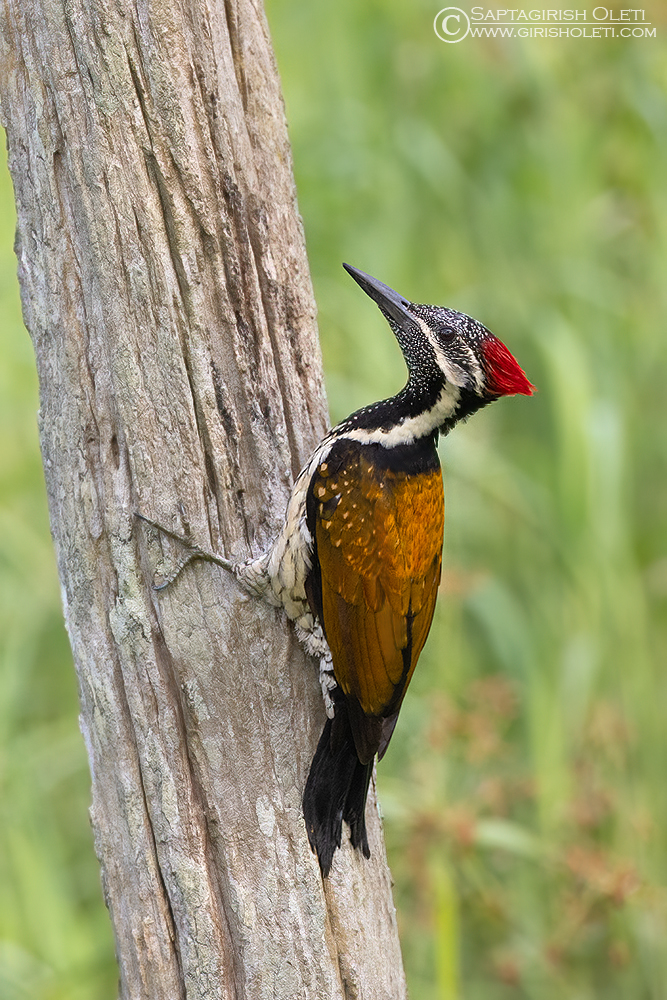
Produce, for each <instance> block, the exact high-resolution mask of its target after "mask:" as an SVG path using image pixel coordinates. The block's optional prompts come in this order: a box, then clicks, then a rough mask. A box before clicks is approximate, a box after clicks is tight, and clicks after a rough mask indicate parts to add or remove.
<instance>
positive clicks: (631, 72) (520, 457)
mask: <svg viewBox="0 0 667 1000" xmlns="http://www.w3.org/2000/svg"><path fill="white" fill-rule="evenodd" d="M438 9H439V6H438V5H437V4H436V5H428V4H426V3H424V2H423V0H413V2H411V3H409V4H408V3H406V2H404V0H403V2H399V0H383V2H381V3H380V2H377V0H375V2H373V0H362V2H359V0H340V2H338V3H336V4H331V3H324V2H322V0H315V2H313V3H311V4H309V5H304V4H302V3H298V2H297V0H269V3H268V16H269V21H270V24H271V29H272V33H273V37H274V42H275V47H276V53H277V57H278V62H279V66H280V70H281V75H282V79H283V85H284V91H285V98H286V104H287V113H288V119H289V122H290V133H291V138H292V144H293V150H294V159H295V169H296V177H297V184H298V190H299V201H300V207H301V211H302V214H303V218H304V223H305V228H306V236H307V240H308V249H309V254H310V261H311V266H312V272H313V279H314V283H315V290H316V295H317V300H318V304H319V310H320V331H321V336H322V345H323V352H324V360H325V369H326V373H327V385H328V390H329V399H330V406H331V413H332V418H333V419H334V420H335V419H339V418H341V417H342V416H344V415H345V414H346V413H348V412H349V411H350V410H351V409H353V408H354V407H356V406H359V405H362V404H363V403H365V402H369V401H371V400H372V399H376V398H380V397H381V396H383V395H387V394H391V393H393V392H394V391H396V390H397V389H398V388H400V386H401V385H402V383H403V378H404V371H403V366H402V362H401V360H400V356H399V353H398V350H397V348H396V346H395V344H394V343H393V338H392V337H391V335H390V333H389V331H388V329H387V328H386V326H385V324H384V322H383V320H382V318H381V316H380V314H379V313H378V312H377V310H376V309H375V308H374V307H373V306H372V304H371V303H370V302H369V301H368V300H367V299H366V298H365V297H364V296H363V295H362V294H361V293H360V292H359V289H358V288H357V287H356V286H355V285H354V283H353V282H351V281H350V280H349V278H348V277H347V276H346V275H345V274H344V272H343V271H342V269H341V267H340V263H341V261H342V260H347V261H349V262H350V263H352V264H355V265H357V266H358V267H361V268H362V269H364V270H367V271H369V272H370V273H371V274H374V275H376V276H377V277H379V278H380V279H381V280H383V281H385V282H388V283H389V284H391V285H393V286H394V287H396V288H398V289H399V290H400V291H401V292H402V293H403V294H405V295H407V296H408V297H410V298H412V299H415V300H417V301H424V302H436V303H446V304H447V305H450V306H453V307H456V308H458V309H462V310H464V311H466V312H469V313H472V314H473V315H474V316H476V317H477V318H479V319H480V320H482V321H483V322H484V323H485V324H486V325H487V326H489V327H490V328H491V329H492V330H493V331H494V332H495V333H497V334H498V335H499V336H500V337H501V338H502V339H503V340H505V341H506V343H507V344H508V345H509V347H510V349H511V350H512V351H513V352H514V353H515V354H516V356H517V357H518V359H519V360H520V362H521V364H522V365H523V366H524V367H525V369H526V371H527V373H528V375H529V377H530V378H531V380H532V381H533V382H535V383H536V385H538V387H539V390H540V391H539V394H538V395H537V396H535V397H533V398H523V397H517V398H513V399H508V400H503V401H501V402H499V403H498V404H496V405H494V406H493V407H491V408H489V409H488V410H486V411H484V412H483V413H481V414H479V415H478V416H476V417H475V418H474V419H473V420H472V422H471V423H470V424H469V425H466V426H463V427H460V428H457V430H456V431H455V433H454V434H452V435H451V437H450V438H448V439H447V440H446V441H444V442H443V443H442V446H441V454H442V459H443V465H444V467H445V479H446V494H447V508H448V510H447V525H446V546H445V548H446V556H445V570H444V578H443V585H442V591H443V592H442V596H441V600H440V602H439V605H438V609H437V611H436V618H435V622H434V626H433V631H432V634H431V638H430V640H429V642H428V644H427V647H426V649H425V651H424V653H423V655H422V658H421V661H420V666H419V669H418V670H417V673H416V676H415V679H414V681H413V684H412V687H411V692H410V694H409V696H408V698H407V700H406V703H405V706H404V708H403V711H402V716H401V722H400V724H399V726H398V729H397V732H396V735H395V737H394V740H393V743H392V746H391V749H390V751H389V753H388V755H387V757H386V758H385V760H384V761H383V762H382V765H381V767H380V771H379V776H378V781H379V789H380V798H381V801H382V806H383V810H384V814H385V821H386V836H387V842H388V848H389V854H390V862H391V866H392V870H393V873H394V877H395V880H396V888H395V894H396V902H397V906H398V911H399V922H400V928H401V935H402V941H403V948H404V956H405V964H406V969H407V975H408V982H409V986H410V991H411V995H412V997H413V998H414V1000H455V998H461V1000H462V998H465V1000H504V998H508V1000H509V998H524V997H525V998H535V1000H551V998H568V1000H570V998H572V1000H574V998H576V1000H587V998H593V997H605V998H611V1000H616V998H627V1000H643V998H652V1000H658V998H665V997H667V727H666V726H665V723H664V721H663V718H664V713H665V704H666V703H667V702H666V698H665V695H666V693H667V691H666V688H667V684H666V670H665V665H666V664H667V627H666V625H667V521H666V519H665V514H664V512H665V509H666V508H667V475H666V473H667V468H666V466H667V445H666V444H665V440H664V437H665V433H664V409H665V398H666V388H665V387H666V384H667V364H666V362H665V331H664V317H665V314H666V312H667V302H666V301H665V300H666V293H665V287H666V281H665V277H666V273H667V101H666V87H665V84H666V82H667V80H666V77H667V46H666V45H665V41H664V39H665V37H667V19H666V18H665V12H664V10H663V11H662V20H660V19H659V20H658V25H657V38H656V39H637V40H627V41H626V40H623V41H621V40H616V41H613V40H611V39H601V40H583V39H578V40H570V41H568V40H565V39H561V40H552V41H543V40H523V41H519V40H516V41H515V40H512V41H510V40H502V41H501V40H486V41H485V40H481V39H471V38H468V39H466V40H465V41H463V42H462V43H460V44H457V45H446V44H444V43H442V42H440V41H438V39H437V38H436V36H435V34H434V32H433V28H432V23H433V18H434V16H435V14H436V12H437V10H438ZM660 13H661V12H660V9H659V8H657V7H656V8H654V9H653V10H648V9H647V12H646V17H647V20H648V19H650V18H651V15H653V20H654V23H655V18H656V16H658V18H660ZM0 185H1V192H0V194H1V198H2V205H1V211H0V225H1V237H2V243H1V247H0V253H1V259H0V337H1V338H2V348H1V349H2V363H1V366H0V690H1V691H2V697H1V698H0V998H2V1000H19V998H21V1000H22V998H30V1000H33V998H34V1000H56V998H57V1000H61V998H62V1000H65V998H67V1000H71V998H74V1000H78V998H82V1000H83V998H86V1000H88V998H90V1000H97V998H99V1000H110V998H112V997H114V996H115V993H116V974H115V969H114V963H113V954H112V939H111V933H110V930H109V925H108V919H107V916H106V911H105V910H104V907H103V903H102V898H101V892H100V888H99V877H98V872H97V862H96V860H95V857H94V853H93V847H92V840H91V836H90V831H89V827H88V819H87V807H88V802H89V778H88V774H87V769H86V760H85V754H84V748H83V744H82V740H81V737H80V735H79V732H78V729H77V718H76V717H77V702H76V683H75V678H74V674H73V670H72V666H71V662H70V655H69V651H68V646H67V641H66V637H65V634H64V630H63V626H62V622H61V611H60V603H59V595H58V586H57V580H56V575H55V570H54V568H53V555H52V552H51V547H50V539H49V535H48V526H47V515H46V506H45V497H44V488H43V483H42V474H41V468H40V462H39V453H38V444H37V434H36V421H35V413H36V409H37V396H36V379H35V375H34V371H33V360H32V355H31V347H30V343H29V340H28V337H27V335H26V334H25V332H24V331H23V330H22V327H21V321H20V309H19V305H18V293H17V289H16V280H15V261H14V258H13V254H12V250H11V246H12V239H13V228H14V218H13V210H12V207H11V188H10V184H9V181H8V178H7V175H6V168H3V173H2V177H1V179H0Z"/></svg>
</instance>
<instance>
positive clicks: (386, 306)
mask: <svg viewBox="0 0 667 1000" xmlns="http://www.w3.org/2000/svg"><path fill="white" fill-rule="evenodd" d="M343 267H344V268H345V270H346V271H347V273H348V274H349V275H351V276H352V277H353V278H354V280H355V281H356V283H357V284H358V285H359V286H360V287H361V288H363V290H364V291H365V292H366V295H370V297H371V298H372V299H373V301H374V302H377V304H378V305H379V307H380V309H381V310H382V312H383V313H384V314H385V316H387V317H388V318H390V319H393V321H394V322H395V323H397V324H398V325H399V326H400V327H401V328H402V329H403V330H406V332H407V330H408V328H412V329H413V330H414V329H416V328H417V323H416V322H415V318H414V316H413V315H412V313H411V312H410V310H409V306H410V303H409V302H408V300H407V299H404V298H403V296H402V295H399V294H398V292H395V291H394V289H393V288H390V287H389V285H384V284H383V283H382V282H381V281H378V280H377V278H371V276H370V274H364V272H363V271H358V270H357V268H356V267H351V266H350V265H349V264H343Z"/></svg>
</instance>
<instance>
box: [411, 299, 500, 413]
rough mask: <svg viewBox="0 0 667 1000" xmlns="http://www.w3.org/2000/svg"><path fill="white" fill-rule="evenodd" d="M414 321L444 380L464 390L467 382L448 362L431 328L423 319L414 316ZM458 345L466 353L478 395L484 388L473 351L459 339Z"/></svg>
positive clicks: (482, 377)
mask: <svg viewBox="0 0 667 1000" xmlns="http://www.w3.org/2000/svg"><path fill="white" fill-rule="evenodd" d="M414 319H415V321H416V322H417V323H418V324H419V327H420V329H421V331H422V333H423V334H424V336H425V337H426V339H427V341H428V342H429V344H430V345H431V347H432V348H433V353H434V354H435V359H436V361H437V362H438V364H439V365H440V368H441V369H442V370H443V372H444V373H445V378H446V379H447V381H448V382H451V383H453V384H454V385H456V386H458V387H459V388H461V389H463V388H465V386H466V383H467V381H468V380H467V378H465V377H463V378H462V377H461V369H460V368H459V366H458V365H453V364H452V362H451V361H450V360H449V358H448V357H447V355H446V354H445V352H444V351H443V349H442V347H441V346H440V344H439V343H438V339H437V337H436V336H435V335H434V333H433V331H432V330H431V328H430V327H429V326H428V324H427V323H425V322H424V320H423V319H420V318H419V316H414ZM459 344H460V345H461V347H463V348H464V350H465V352H466V353H467V355H468V357H469V359H470V368H471V370H472V374H473V376H474V379H475V389H476V390H477V393H478V394H480V393H481V391H482V388H483V386H484V374H483V372H482V369H481V368H480V364H479V361H478V360H477V358H476V356H475V352H474V351H473V349H472V348H471V347H470V346H469V345H468V344H466V343H465V342H464V341H463V340H461V338H459Z"/></svg>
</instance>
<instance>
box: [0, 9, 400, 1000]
mask: <svg viewBox="0 0 667 1000" xmlns="http://www.w3.org/2000/svg"><path fill="white" fill-rule="evenodd" d="M1 44H2V64H1V70H2V79H1V87H2V111H3V118H4V122H5V125H6V128H7V132H8V139H9V157H10V168H11V171H12V175H13V180H14V185H15V191H16V200H17V208H18V236H17V253H18V260H19V276H20V281H21V287H22V297H23V306H24V315H25V321H26V325H27V327H28V330H29V331H30V334H31V337H32V339H33V343H34V347H35V353H36V357H37V365H38V369H39V379H40V387H41V408H40V417H39V423H40V434H41V445H42V452H43V458H44V467H45V473H46V483H47V489H48V497H49V504H50V512H51V524H52V531H53V535H54V539H55V544H56V551H57V558H58V566H59V572H60V579H61V583H62V593H63V602H64V606H65V614H66V619H67V626H68V629H69V635H70V639H71V643H72V648H73V651H74V657H75V661H76V667H77V671H78V676H79V685H80V694H81V727H82V730H83V734H84V737H85V740H86V744H87V748H88V753H89V756H90V763H91V769H92V776H93V804H92V810H91V815H92V822H93V828H94V834H95V843H96V849H97V852H98V855H99V859H100V863H101V866H102V878H103V884H104V892H105V896H106V900H107V903H108V906H109V910H110V912H111V918H112V921H113V925H114V930H115V935H116V943H117V951H118V957H119V964H120V975H121V996H122V997H123V998H133V1000H134V998H155V1000H158V998H159V1000H175V998H178V997H188V998H193V1000H194V998H208V1000H211V998H218V997H220V998H223V997H224V998H230V1000H231V998H235V1000H241V998H248V1000H250V998H251V1000H263V998H269V997H270V998H275V997H278V998H281V1000H287V998H292V997H293V998H297V997H298V998H304V997H307V998H311V997H318V998H319V997H322V998H327V1000H328V998H343V997H345V998H351V997H359V998H362V997H363V998H366V1000H372V998H376V997H377V998H378V1000H379V998H382V1000H386V998H394V997H403V996H404V995H405V986H404V980H403V973H402V967H401V959H400V952H399V946H398V941H397V934H396V922H395V915H394V908H393V904H392V899H391V889H390V876H389V872H388V869H387V866H386V861H385V855H384V846H383V842H382V835H381V829H380V823H379V819H378V816H377V811H376V810H375V809H374V801H375V800H374V796H373V795H372V796H371V805H370V807H369V819H370V823H369V834H370V841H371V849H372V852H373V857H372V860H371V861H370V862H366V861H365V860H364V859H363V858H362V857H360V856H359V855H358V854H355V853H354V852H352V850H351V849H350V847H349V845H346V846H345V848H344V850H342V851H341V852H339V854H338V855H337V858H336V861H335V863H334V870H333V872H332V875H331V877H330V879H329V880H328V882H327V883H325V884H324V885H323V883H322V880H321V878H320V875H319V870H318V867H317V862H316V860H315V858H314V857H313V855H312V854H311V853H310V850H309V848H308V842H307V838H306V832H305V828H304V824H303V820H302V816H301V805H300V800H301V794H302V789H303V786H304V782H305V777H306V774H307V769H308V767H309V764H310V759H311V756H312V753H313V750H314V747H315V744H316V741H317V737H318V735H319V732H320V730H321V726H322V724H323V719H324V714H323V708H322V704H321V697H320V694H319V689H318V684H317V677H316V670H315V667H314V664H312V663H311V662H310V661H308V660H307V659H306V658H305V656H304V655H303V654H302V652H301V651H300V649H299V648H298V646H297V643H296V640H295V638H294V636H293V634H292V632H291V629H290V627H289V625H288V623H287V622H286V621H285V620H284V618H283V616H282V615H281V614H280V613H278V612H275V611H274V610H272V609H271V608H269V607H266V606H264V605H262V604H260V603H259V602H257V601H254V600H252V599H250V598H247V597H244V596H243V595H242V594H241V593H240V592H239V590H238V589H237V587H236V585H235V583H234V581H233V580H232V579H231V578H230V577H229V576H227V575H226V574H225V573H224V572H223V571H222V570H219V569H218V568H216V567H213V566H210V565H205V564H201V563H200V564H195V565H194V566H193V567H191V568H188V569H186V570H185V572H184V573H183V574H182V575H181V576H180V577H179V578H178V580H177V581H176V582H175V583H174V584H173V585H172V586H171V587H170V588H168V589H167V590H166V591H164V592H162V593H160V594H156V593H155V592H154V591H152V589H151V581H152V575H153V572H154V570H155V568H156V565H158V562H159V560H160V559H164V560H165V561H166V563H167V564H168V563H169V561H170V560H171V559H174V558H177V553H176V552H175V550H172V549H170V547H169V545H168V544H167V543H165V542H163V541H161V540H159V539H157V538H156V537H155V535H154V534H151V533H150V532H146V531H145V530H144V529H142V528H139V527H138V526H137V525H136V523H135V522H134V521H133V517H132V513H133V511H134V510H141V511H142V512H144V513H146V514H147V515H149V516H151V517H153V518H155V519H156V520H158V521H161V522H163V523H164V524H165V525H167V526H170V527H172V528H174V529H175V530H179V531H185V532H191V534H192V536H193V538H194V539H195V540H196V541H197V542H199V543H200V544H203V545H208V546H211V547H213V548H215V549H217V550H218V551H224V552H226V554H228V555H230V556H232V557H237V558H238V557H245V556H247V555H249V554H250V553H258V552H259V551H261V550H262V548H264V547H265V546H266V543H267V542H268V541H269V539H270V538H271V537H272V536H273V534H274V533H275V531H276V530H277V528H278V525H279V524H280V522H281V519H282V516H283V512H284V508H285V504H286V501H287V498H288V495H289V489H290V484H291V482H292V478H293V476H294V474H295V473H296V471H297V470H298V468H299V467H300V465H301V463H302V462H303V460H304V459H305V457H306V456H307V454H308V452H309V450H310V449H311V447H312V446H313V445H314V444H315V442H316V441H317V439H319V437H320V436H321V435H322V433H323V431H324V429H325V423H326V413H325V401H324V394H323V389H322V377H321V365H320V354H319V346H318V341H317V333H316V325H315V309H314V303H313V297H312V290H311V286H310V279H309V275H308V267H307V261H306V254H305V248H304V241H303V233H302V230H301V224H300V220H299V216H298V213H297V209H296V202H295V194H294V186H293V178H292V169H291V158H290V150H289V144H288V140H287V132H286V127H285V122H284V115H283V106H282V99H281V95H280V89H279V83H278V77H277V73H276V68H275V65H274V59H273V55H272V51H271V46H270V41H269V37H268V31H267V27H266V23H265V19H264V14H263V11H262V10H261V7H258V5H257V4H256V3H253V2H251V0H227V2H225V0H114V2H110V3H106V2H105V3H101V2H99V0H41V2H38V0H4V4H3V24H2V41H1Z"/></svg>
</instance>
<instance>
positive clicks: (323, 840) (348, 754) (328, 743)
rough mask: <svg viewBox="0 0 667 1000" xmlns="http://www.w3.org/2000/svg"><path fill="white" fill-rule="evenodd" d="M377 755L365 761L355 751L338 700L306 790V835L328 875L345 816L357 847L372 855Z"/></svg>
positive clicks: (351, 836)
mask: <svg viewBox="0 0 667 1000" xmlns="http://www.w3.org/2000/svg"><path fill="white" fill-rule="evenodd" d="M372 771H373V761H372V760H371V761H369V763H368V764H362V763H361V761H360V760H359V758H358V757H357V752H356V750H355V748H354V740H353V739H352V731H351V729H350V723H349V720H348V716H347V709H346V706H345V705H344V704H340V703H339V704H338V705H337V706H336V717H335V718H334V719H327V721H326V725H325V727H324V730H323V732H322V735H321V736H320V742H319V743H318V744H317V750H316V751H315V756H314V757H313V762H312V764H311V765H310V774H309V775H308V781H307V782H306V789H305V791H304V793H303V815H304V818H305V820H306V829H307V831H308V840H309V841H310V846H311V848H312V849H313V851H314V852H315V853H316V854H317V858H318V861H319V863H320V869H321V871H322V875H323V876H324V878H326V877H327V875H328V874H329V871H330V869H331V861H332V859H333V856H334V852H335V851H336V849H337V848H338V847H340V841H341V835H342V828H343V820H345V822H346V823H348V824H349V826H350V840H351V842H352V846H353V847H359V848H361V852H362V854H363V855H364V856H365V857H367V858H370V856H371V852H370V849H369V847H368V837H367V836H366V796H367V795H368V784H369V782H370V780H371V773H372Z"/></svg>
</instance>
